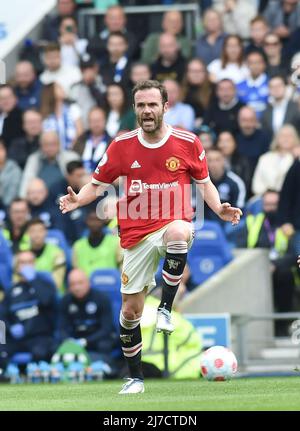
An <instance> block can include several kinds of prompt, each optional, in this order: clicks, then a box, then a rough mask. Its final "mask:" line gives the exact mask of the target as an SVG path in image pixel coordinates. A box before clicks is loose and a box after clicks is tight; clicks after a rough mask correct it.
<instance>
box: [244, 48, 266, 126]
mask: <svg viewBox="0 0 300 431" xmlns="http://www.w3.org/2000/svg"><path fill="white" fill-rule="evenodd" d="M246 64H247V67H248V69H249V77H248V78H247V79H245V80H244V81H241V82H240V83H239V84H237V93H238V97H239V99H240V100H241V101H242V102H243V103H245V104H246V105H248V106H251V107H252V108H253V109H254V111H255V112H256V115H257V118H258V119H260V118H261V116H262V114H263V112H264V110H265V109H266V106H267V101H268V95H269V88H268V77H267V75H266V67H267V64H266V59H265V56H264V54H263V53H262V52H260V51H250V52H249V53H248V54H247V61H246Z"/></svg>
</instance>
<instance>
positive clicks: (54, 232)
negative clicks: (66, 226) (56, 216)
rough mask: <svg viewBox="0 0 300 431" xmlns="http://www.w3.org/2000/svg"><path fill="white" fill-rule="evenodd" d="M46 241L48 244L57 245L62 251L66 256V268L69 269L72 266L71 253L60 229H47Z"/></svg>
mask: <svg viewBox="0 0 300 431" xmlns="http://www.w3.org/2000/svg"><path fill="white" fill-rule="evenodd" d="M46 241H47V242H49V243H50V244H54V245H57V246H58V247H60V248H61V249H62V250H63V251H64V253H65V256H66V262H67V269H70V268H71V266H72V253H71V248H70V246H69V244H68V242H67V240H66V237H65V235H64V233H63V232H62V231H61V230H60V229H49V230H48V232H47V238H46Z"/></svg>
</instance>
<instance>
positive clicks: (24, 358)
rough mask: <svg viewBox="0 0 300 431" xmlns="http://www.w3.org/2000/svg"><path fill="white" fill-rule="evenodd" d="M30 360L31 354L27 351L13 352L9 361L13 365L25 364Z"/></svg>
mask: <svg viewBox="0 0 300 431" xmlns="http://www.w3.org/2000/svg"><path fill="white" fill-rule="evenodd" d="M31 361H32V354H31V353H29V352H19V353H15V354H14V355H13V357H12V358H11V360H10V362H11V363H12V364H15V365H26V364H28V363H29V362H31Z"/></svg>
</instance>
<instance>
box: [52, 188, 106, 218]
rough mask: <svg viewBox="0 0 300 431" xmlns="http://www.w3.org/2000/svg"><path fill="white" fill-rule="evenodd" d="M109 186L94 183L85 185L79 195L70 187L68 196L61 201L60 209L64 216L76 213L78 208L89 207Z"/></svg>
mask: <svg viewBox="0 0 300 431" xmlns="http://www.w3.org/2000/svg"><path fill="white" fill-rule="evenodd" d="M106 188H107V186H104V185H103V186H102V185H96V184H93V183H91V182H90V183H88V184H85V185H84V186H83V187H82V189H81V190H80V192H79V193H75V192H74V190H73V189H72V187H70V186H69V187H68V189H67V191H68V194H67V195H65V196H62V197H61V198H60V200H59V209H60V210H61V212H62V213H63V214H66V213H68V212H70V211H74V210H75V209H76V208H79V207H82V206H84V205H88V204H90V203H91V202H93V201H94V200H95V199H96V198H97V197H99V196H101V195H102V194H103V193H104V191H105V190H106Z"/></svg>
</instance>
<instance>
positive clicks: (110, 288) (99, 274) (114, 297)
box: [90, 269, 121, 332]
mask: <svg viewBox="0 0 300 431" xmlns="http://www.w3.org/2000/svg"><path fill="white" fill-rule="evenodd" d="M90 281H91V287H92V289H97V290H98V291H99V292H103V293H105V294H106V295H107V296H108V298H109V299H110V301H111V305H112V311H113V320H114V324H115V327H116V329H117V331H118V332H119V315H120V309H121V292H120V288H121V280H120V272H119V270H118V269H97V270H96V271H94V272H93V273H92V274H91V277H90Z"/></svg>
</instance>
